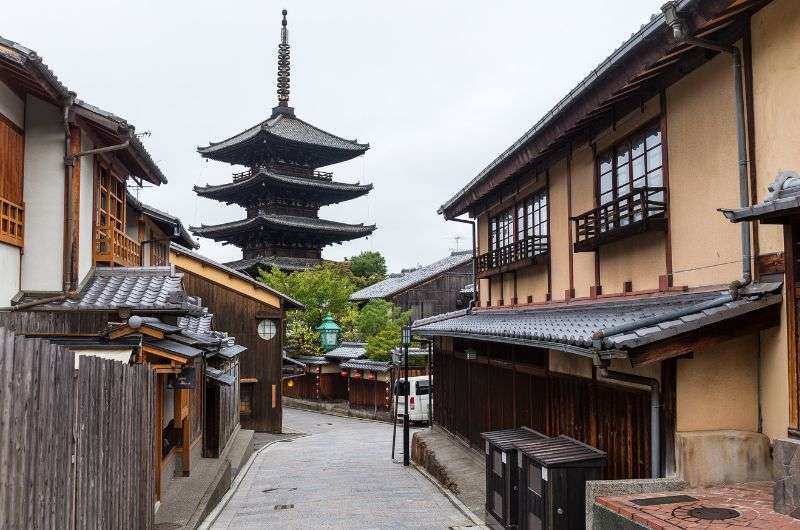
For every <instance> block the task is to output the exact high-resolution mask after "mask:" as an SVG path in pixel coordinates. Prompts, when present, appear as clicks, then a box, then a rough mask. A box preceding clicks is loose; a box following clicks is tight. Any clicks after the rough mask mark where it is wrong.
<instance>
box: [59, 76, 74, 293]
mask: <svg viewBox="0 0 800 530" xmlns="http://www.w3.org/2000/svg"><path fill="white" fill-rule="evenodd" d="M74 103H75V93H74V92H70V93H69V95H68V96H67V99H66V101H65V102H64V190H65V192H64V200H65V205H64V256H63V259H64V263H63V271H62V274H61V280H62V290H63V291H64V293H67V292H69V291H70V290H72V289H73V285H74V280H73V278H72V251H73V249H72V243H73V241H72V216H73V211H72V175H73V171H72V170H73V169H74V167H75V159H74V158H73V157H72V155H71V154H70V144H71V140H72V133H71V131H70V128H69V110H70V109H71V108H72V105H73V104H74Z"/></svg>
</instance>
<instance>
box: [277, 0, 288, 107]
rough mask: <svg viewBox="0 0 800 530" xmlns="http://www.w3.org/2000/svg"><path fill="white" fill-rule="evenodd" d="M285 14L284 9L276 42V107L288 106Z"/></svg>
mask: <svg viewBox="0 0 800 530" xmlns="http://www.w3.org/2000/svg"><path fill="white" fill-rule="evenodd" d="M286 14H287V11H286V10H285V9H284V10H283V22H281V43H280V44H278V107H288V106H289V66H290V61H289V29H288V28H287V27H286Z"/></svg>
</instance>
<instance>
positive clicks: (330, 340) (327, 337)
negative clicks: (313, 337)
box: [317, 313, 342, 352]
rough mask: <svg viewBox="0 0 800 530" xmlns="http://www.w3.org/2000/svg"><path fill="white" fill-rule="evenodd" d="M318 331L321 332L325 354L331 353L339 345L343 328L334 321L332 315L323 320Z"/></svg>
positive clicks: (320, 337) (320, 338)
mask: <svg viewBox="0 0 800 530" xmlns="http://www.w3.org/2000/svg"><path fill="white" fill-rule="evenodd" d="M317 331H319V341H320V343H321V344H322V349H323V350H325V352H329V351H331V350H332V349H334V348H336V346H338V345H339V333H340V332H341V331H342V328H340V327H339V325H338V324H337V323H336V321H335V320H333V315H331V314H330V313H328V314H327V315H325V318H323V319H322V324H320V325H319V326H317Z"/></svg>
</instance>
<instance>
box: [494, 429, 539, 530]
mask: <svg viewBox="0 0 800 530" xmlns="http://www.w3.org/2000/svg"><path fill="white" fill-rule="evenodd" d="M481 436H482V437H483V439H484V441H485V442H486V511H488V512H489V513H490V514H492V515H493V516H494V518H495V519H497V521H498V522H500V523H501V524H502V525H503V527H505V528H516V527H517V517H518V514H519V509H518V507H517V495H518V493H517V492H518V489H519V483H518V481H517V470H518V465H517V450H516V449H515V448H514V444H515V443H524V442H532V441H535V440H541V439H544V438H546V436H545V435H544V434H542V433H539V432H536V431H534V430H533V429H529V428H527V427H520V428H517V429H504V430H502V431H491V432H485V433H482V434H481Z"/></svg>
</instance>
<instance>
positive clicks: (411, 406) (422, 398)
mask: <svg viewBox="0 0 800 530" xmlns="http://www.w3.org/2000/svg"><path fill="white" fill-rule="evenodd" d="M408 381H409V386H410V387H411V388H410V391H409V393H408V419H409V421H424V422H427V421H428V411H429V410H430V409H429V407H428V405H429V404H431V401H430V399H431V386H430V385H431V380H429V379H428V376H427V375H418V376H416V377H409V378H408ZM403 383H405V378H404V377H401V378H400V379H398V380H397V381H395V383H394V395H393V396H392V400H393V403H394V402H396V403H397V419H399V420H402V419H403V414H404V413H405V410H406V405H405V400H404V397H403V390H402V387H403Z"/></svg>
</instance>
